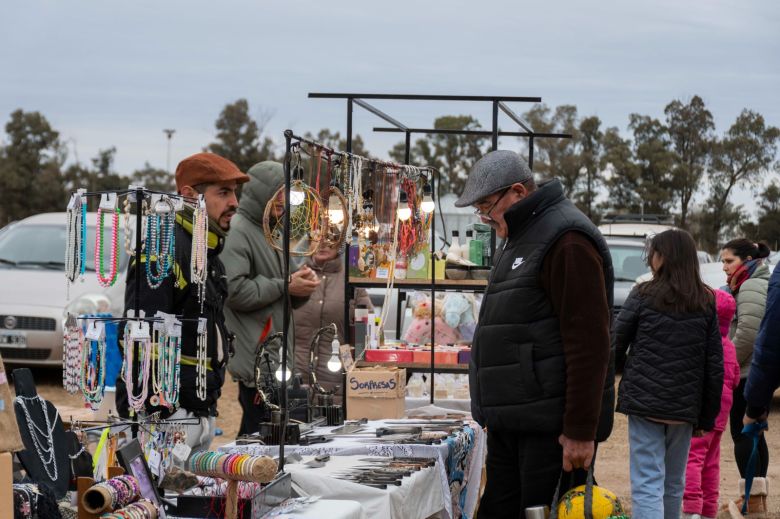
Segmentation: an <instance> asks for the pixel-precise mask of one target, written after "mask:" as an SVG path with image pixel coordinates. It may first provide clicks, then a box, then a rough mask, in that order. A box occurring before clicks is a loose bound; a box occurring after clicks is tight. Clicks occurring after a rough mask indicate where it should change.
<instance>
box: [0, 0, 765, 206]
mask: <svg viewBox="0 0 780 519" xmlns="http://www.w3.org/2000/svg"><path fill="white" fill-rule="evenodd" d="M778 28H780V3H778V2H773V1H746V0H742V1H734V2H728V1H713V0H707V1H696V0H686V1H679V0H675V1H667V0H663V1H659V0H655V1H653V2H642V3H640V2H625V1H613V0H610V1H598V2H594V1H577V0H570V1H559V2H520V1H516V0H506V1H492V0H483V1H480V2H474V1H461V0H446V1H425V0H417V1H408V0H395V1H392V2H369V1H365V0H363V1H356V0H354V1H353V0H350V1H340V0H331V1H328V2H325V1H302V0H298V1H295V2H290V1H282V0H277V1H274V2H271V1H268V0H255V1H243V2H238V1H224V0H223V1H220V2H213V1H209V2H206V1H196V0H179V1H160V0H157V1H154V2H152V1H132V2H110V1H104V2H96V1H81V0H67V1H54V0H51V1H38V0H25V1H23V2H11V1H7V2H4V5H3V7H2V12H0V64H1V65H0V66H2V68H1V69H0V70H2V72H0V118H1V119H2V120H3V121H6V120H7V118H8V114H10V113H11V112H12V111H13V110H14V109H16V108H22V109H24V110H38V111H41V112H42V113H43V114H44V115H45V116H46V117H47V118H48V119H49V121H50V122H51V123H52V125H53V126H54V127H55V128H56V129H57V130H59V131H60V132H61V134H62V137H63V139H64V140H67V141H68V142H69V147H70V150H71V157H74V156H75V153H76V152H77V153H78V158H79V159H80V160H81V161H87V160H88V159H89V158H91V157H93V156H95V154H96V152H97V151H98V150H99V149H101V148H107V147H110V146H116V147H117V150H118V153H117V169H118V170H119V171H120V172H123V173H129V172H131V171H133V170H134V169H137V168H140V167H141V166H142V165H143V163H144V162H145V161H149V162H150V163H151V164H152V165H154V166H158V167H165V163H166V141H165V137H164V135H163V132H162V129H163V128H175V129H176V134H175V136H174V138H173V141H172V163H173V165H174V166H175V164H176V162H178V160H180V159H181V158H183V157H185V156H187V155H189V154H191V153H194V152H197V151H199V150H200V149H201V148H202V147H203V146H204V145H206V144H207V143H209V142H210V141H211V140H212V139H213V135H214V121H215V119H216V117H217V115H218V114H219V112H220V110H221V109H222V107H223V106H224V105H225V104H226V103H228V102H232V101H234V100H236V99H238V98H241V97H244V98H247V99H248V100H249V102H250V106H251V108H252V112H253V115H254V116H256V117H260V116H261V115H262V114H265V113H272V114H273V116H272V118H271V119H270V122H269V123H268V126H267V130H268V131H269V132H270V134H271V135H272V136H273V137H274V138H275V139H276V140H277V141H278V142H281V132H282V131H283V130H284V129H285V128H288V127H289V128H292V129H293V130H295V131H296V133H304V132H306V131H312V132H316V131H317V130H318V129H320V128H323V127H328V128H331V129H332V130H334V131H341V132H342V134H343V132H344V130H345V111H346V110H345V102H344V101H335V100H314V99H307V93H308V92H314V91H320V92H381V93H423V94H465V95H519V96H541V97H542V99H543V101H544V102H545V103H547V104H548V105H551V106H555V105H559V104H575V105H577V107H578V108H579V111H580V114H582V115H591V114H596V115H598V116H599V117H601V119H602V121H603V122H604V124H605V126H618V127H620V128H621V130H623V131H624V132H625V127H626V124H627V120H628V114H629V113H631V112H639V113H644V114H650V115H653V116H656V117H661V116H662V115H663V107H664V106H665V105H666V103H668V102H669V101H671V100H672V99H683V100H687V99H689V98H690V97H691V96H693V95H696V94H698V95H701V96H702V97H703V98H704V100H705V102H706V104H707V106H708V107H709V108H710V110H711V111H712V113H713V114H714V116H715V121H716V125H717V129H718V131H719V132H720V131H723V130H725V129H726V128H727V127H728V126H729V125H730V124H731V123H732V122H733V120H734V118H735V117H736V116H737V114H738V113H739V112H740V111H741V110H742V109H743V108H746V107H747V108H751V109H753V110H756V111H758V112H760V113H761V114H763V115H764V117H765V118H766V119H767V122H768V123H770V124H774V125H780V104H778V101H777V96H778V93H779V92H780V29H778ZM376 105H377V106H378V107H380V108H382V109H384V110H386V111H388V112H390V113H391V114H392V115H393V116H395V117H396V118H397V119H399V120H400V121H402V122H403V123H405V124H407V125H409V126H417V127H420V126H424V127H427V126H430V125H431V124H432V121H433V119H434V118H435V117H436V116H438V115H443V114H452V113H456V114H461V113H462V114H472V115H475V116H477V117H479V118H480V120H481V122H482V123H483V125H484V126H488V125H489V124H490V110H489V106H488V105H487V104H486V105H484V106H482V105H475V104H474V105H472V104H457V105H454V104H448V103H427V104H426V103H418V102H407V103H405V104H404V103H396V102H376ZM514 108H515V110H516V111H518V112H522V111H523V110H524V109H526V108H527V107H526V106H523V105H521V104H516V105H514ZM378 123H381V121H379V120H378V119H376V118H375V117H374V116H372V115H371V114H368V113H367V112H363V111H359V112H357V113H356V118H355V130H356V131H357V132H358V133H360V134H362V135H363V137H364V138H365V140H366V141H367V145H368V149H369V150H371V151H372V152H373V153H375V154H378V155H384V154H385V153H386V151H387V149H389V148H390V147H391V146H392V144H393V143H394V142H396V141H397V140H399V139H398V137H397V136H394V135H392V134H376V133H373V132H372V131H371V128H372V127H373V126H375V125H379V124H378ZM501 126H503V127H504V128H506V129H512V126H511V125H510V124H509V121H508V120H505V119H502V121H501ZM503 146H504V147H510V148H511V147H514V148H516V149H519V147H518V144H517V142H516V141H510V140H507V141H504V142H503ZM742 198H743V196H742V195H741V196H740V200H739V201H746V200H747V199H746V198H745V199H744V200H742Z"/></svg>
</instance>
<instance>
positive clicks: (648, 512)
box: [628, 416, 693, 519]
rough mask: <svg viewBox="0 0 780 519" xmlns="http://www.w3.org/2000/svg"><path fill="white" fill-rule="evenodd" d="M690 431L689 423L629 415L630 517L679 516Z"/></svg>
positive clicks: (671, 518)
mask: <svg viewBox="0 0 780 519" xmlns="http://www.w3.org/2000/svg"><path fill="white" fill-rule="evenodd" d="M692 432H693V428H692V426H691V425H690V424H682V425H666V424H662V423H658V422H653V421H651V420H646V419H645V418H641V417H639V416H629V417H628V445H629V449H630V451H631V461H630V464H631V508H632V509H631V517H632V518H633V519H679V517H680V513H681V511H682V499H683V493H684V492H685V467H686V465H687V463H688V450H689V449H690V446H691V434H692Z"/></svg>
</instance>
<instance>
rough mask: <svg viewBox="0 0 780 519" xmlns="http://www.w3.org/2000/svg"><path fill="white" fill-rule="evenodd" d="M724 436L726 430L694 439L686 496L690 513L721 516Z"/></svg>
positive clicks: (687, 510) (686, 470) (686, 507)
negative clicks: (722, 442) (719, 513)
mask: <svg viewBox="0 0 780 519" xmlns="http://www.w3.org/2000/svg"><path fill="white" fill-rule="evenodd" d="M721 435H723V431H711V432H708V433H707V434H705V435H704V436H702V437H701V438H691V450H690V451H689V452H688V466H687V467H686V469H685V494H683V512H685V513H686V514H700V515H701V516H703V517H715V516H717V515H718V497H719V492H718V491H719V486H720V437H721Z"/></svg>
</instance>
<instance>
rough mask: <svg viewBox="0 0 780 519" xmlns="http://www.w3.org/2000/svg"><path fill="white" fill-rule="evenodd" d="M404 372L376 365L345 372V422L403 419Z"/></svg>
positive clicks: (403, 370) (404, 408)
mask: <svg viewBox="0 0 780 519" xmlns="http://www.w3.org/2000/svg"><path fill="white" fill-rule="evenodd" d="M405 395H406V370H405V369H397V368H393V367H384V366H377V367H373V368H357V369H354V370H352V371H350V372H349V373H347V419H348V420H359V419H361V418H368V419H369V420H381V419H384V418H403V416H404V413H405V412H406V407H405Z"/></svg>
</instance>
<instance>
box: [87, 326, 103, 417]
mask: <svg viewBox="0 0 780 519" xmlns="http://www.w3.org/2000/svg"><path fill="white" fill-rule="evenodd" d="M93 347H94V351H95V353H94V355H93V354H92V351H93ZM105 388H106V340H105V338H104V337H102V338H100V339H98V340H89V341H88V342H87V340H85V341H84V344H82V346H81V392H82V393H83V394H84V400H85V401H86V402H87V404H89V407H90V409H92V410H93V411H97V410H98V409H99V408H100V404H101V403H102V402H103V393H104V391H105Z"/></svg>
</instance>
